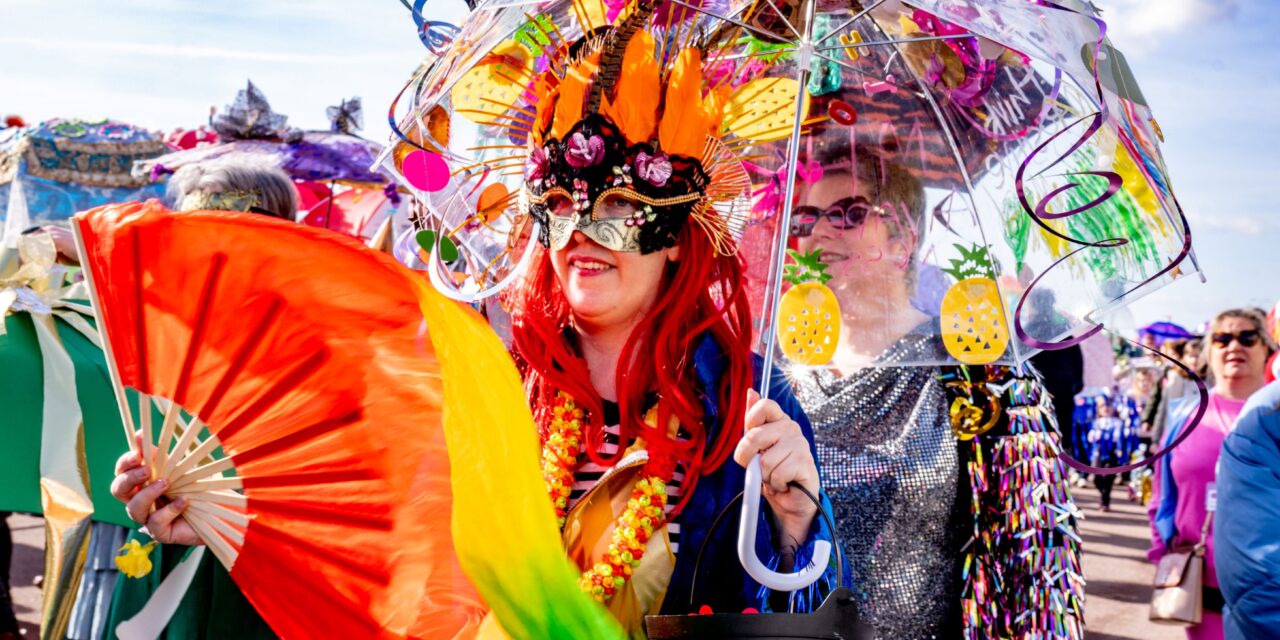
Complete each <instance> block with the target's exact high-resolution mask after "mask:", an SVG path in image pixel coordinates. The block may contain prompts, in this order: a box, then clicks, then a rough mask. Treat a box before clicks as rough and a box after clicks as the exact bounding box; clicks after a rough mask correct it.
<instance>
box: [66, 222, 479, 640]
mask: <svg viewBox="0 0 1280 640" xmlns="http://www.w3.org/2000/svg"><path fill="white" fill-rule="evenodd" d="M75 226H76V228H77V231H78V236H79V239H80V241H81V242H82V246H81V248H80V249H81V255H82V257H83V260H84V265H85V268H86V273H87V274H88V276H89V282H90V285H91V289H92V291H93V297H94V301H93V302H94V306H95V308H96V310H97V313H98V318H99V327H100V328H101V329H102V330H103V334H104V336H105V337H106V341H105V342H106V345H107V349H106V352H107V359H108V362H109V363H110V368H111V369H112V375H113V378H114V380H115V382H116V385H117V399H118V400H119V401H120V403H121V406H122V407H125V408H126V409H125V410H124V411H123V415H124V418H125V424H126V428H128V429H139V430H141V432H142V433H143V434H144V438H143V447H144V449H145V450H144V451H143V452H142V453H143V454H144V456H146V457H147V458H148V459H151V460H153V461H154V464H153V465H152V468H153V473H154V475H155V477H163V478H167V479H168V480H169V482H170V489H169V491H168V494H167V495H168V496H169V497H171V498H172V497H177V496H180V495H181V496H186V497H187V498H188V499H189V501H190V502H189V504H190V506H189V507H188V508H187V510H186V511H185V513H184V515H183V517H184V518H186V519H187V520H188V521H189V522H190V523H191V524H192V526H193V527H194V528H195V529H196V530H197V531H198V532H199V534H200V536H201V538H203V539H204V540H205V542H206V543H207V544H208V546H209V549H210V550H211V551H212V552H213V553H214V554H215V555H216V556H217V558H218V559H219V560H220V561H221V562H222V563H223V564H224V565H225V566H226V567H227V569H228V570H229V571H230V574H231V577H232V578H233V579H234V580H235V581H236V583H237V584H238V585H239V586H240V588H241V589H242V590H243V591H244V593H245V595H246V596H247V597H248V599H249V600H250V601H251V602H252V603H253V605H254V606H255V607H256V608H257V610H258V612H259V613H260V614H261V615H262V617H263V618H264V619H265V620H266V621H267V623H268V624H270V625H271V627H272V628H273V629H274V630H275V631H276V632H277V633H278V634H280V635H281V636H282V637H285V638H320V637H326V638H374V637H389V638H398V637H408V636H411V635H412V636H415V637H433V638H434V637H452V636H454V635H455V634H457V633H458V632H459V631H461V630H464V629H467V628H468V627H469V626H470V625H472V624H473V623H474V622H475V621H476V620H477V619H478V617H479V616H481V615H483V613H484V606H483V604H482V603H481V601H480V600H479V598H478V596H476V595H475V591H474V590H473V588H472V587H471V585H470V584H469V582H468V581H467V579H466V577H465V576H464V575H463V573H462V570H461V569H460V568H459V566H458V561H457V558H456V555H455V552H454V548H453V543H452V537H451V535H450V522H451V520H450V511H451V507H452V504H451V502H452V499H451V492H450V486H449V460H448V456H447V452H446V449H445V444H444V436H443V434H442V432H441V428H440V424H441V407H442V405H443V402H444V391H443V387H442V383H441V379H440V376H439V367H440V364H439V362H438V361H437V360H436V357H435V352H434V350H433V348H432V343H431V340H430V337H429V335H428V334H427V333H426V327H427V326H428V325H429V323H430V321H429V319H427V320H426V321H425V322H424V319H423V315H422V311H421V309H420V308H419V306H418V301H417V299H416V298H415V297H414V294H413V286H412V279H414V278H416V277H417V276H416V275H414V273H413V272H411V271H409V270H407V269H405V268H404V267H402V266H401V265H399V264H397V263H396V262H394V261H393V260H392V259H391V258H390V257H388V256H386V255H384V254H380V253H376V252H374V251H372V250H368V249H366V248H364V247H363V246H361V245H360V244H359V243H358V242H356V241H354V240H350V239H347V238H345V237H341V236H339V235H338V234H336V233H332V232H329V231H326V230H323V229H315V228H310V227H306V226H303V225H296V224H292V223H289V222H284V221H280V220H275V219H272V218H269V217H266V216H259V215H254V214H241V213H228V212H187V213H173V212H169V211H166V210H164V209H163V207H161V206H160V205H158V204H156V203H154V202H150V203H147V204H129V205H119V206H109V207H103V208H99V209H95V210H93V211H89V212H87V213H83V214H81V215H80V216H79V217H78V218H77V220H76V225H75ZM126 388H127V389H132V390H133V391H134V392H135V393H136V394H137V396H136V397H137V398H138V401H137V402H136V403H134V402H133V401H132V400H130V398H132V397H133V394H128V395H126V391H125V390H126ZM139 406H141V407H143V408H144V410H139V409H138V407H139ZM131 441H132V439H131Z"/></svg>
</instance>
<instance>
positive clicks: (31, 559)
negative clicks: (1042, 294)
mask: <svg viewBox="0 0 1280 640" xmlns="http://www.w3.org/2000/svg"><path fill="white" fill-rule="evenodd" d="M1075 495H1076V500H1077V502H1078V503H1079V504H1080V508H1081V509H1083V510H1084V512H1085V516H1086V517H1085V521H1084V523H1083V524H1082V526H1081V529H1082V534H1083V537H1084V540H1085V547H1084V549H1085V552H1084V568H1085V577H1086V579H1087V580H1088V581H1089V584H1088V587H1087V588H1086V594H1087V596H1088V603H1087V607H1086V609H1085V616H1086V622H1087V624H1088V632H1087V635H1086V638H1087V639H1088V640H1181V639H1182V638H1183V637H1185V636H1184V634H1183V632H1182V630H1181V629H1179V628H1174V627H1165V626H1159V625H1154V624H1151V623H1150V622H1148V621H1147V604H1148V603H1149V602H1150V600H1151V586H1150V585H1151V576H1152V572H1153V568H1152V565H1151V564H1150V563H1148V562H1147V559H1146V555H1145V554H1146V549H1147V547H1148V546H1149V540H1150V533H1149V530H1148V528H1147V517H1146V509H1145V508H1143V507H1139V506H1138V505H1137V504H1136V503H1134V502H1130V501H1129V500H1128V499H1127V498H1126V497H1125V495H1124V489H1123V488H1122V487H1117V488H1116V491H1115V496H1114V499H1113V503H1112V508H1113V509H1114V511H1112V512H1111V513H1099V512H1098V510H1097V505H1098V499H1097V496H1098V492H1097V490H1096V489H1094V488H1093V487H1092V486H1090V487H1084V488H1080V489H1076V490H1075ZM9 527H10V529H11V530H12V531H13V543H14V548H13V576H12V579H13V587H14V588H13V599H14V605H15V607H16V609H17V614H18V620H19V621H20V622H21V623H22V625H23V631H24V633H25V635H26V637H27V638H35V637H36V635H37V628H38V625H39V621H40V590H39V588H37V587H36V586H35V585H34V584H33V583H32V580H33V579H34V578H35V577H36V576H37V575H40V574H41V573H42V572H43V571H44V559H43V554H44V551H43V550H44V529H43V527H42V523H41V521H40V520H39V519H38V518H33V517H31V516H24V515H13V516H10V517H9Z"/></svg>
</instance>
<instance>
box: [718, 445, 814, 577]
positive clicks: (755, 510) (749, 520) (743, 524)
mask: <svg viewBox="0 0 1280 640" xmlns="http://www.w3.org/2000/svg"><path fill="white" fill-rule="evenodd" d="M761 475H762V474H761V472H760V454H758V453H757V454H756V455H755V456H753V457H752V458H751V462H750V463H748V464H747V481H746V484H747V486H746V487H744V488H743V490H742V518H741V520H740V521H739V522H738V560H739V561H740V562H742V568H743V569H746V570H747V575H749V576H751V577H752V578H754V579H755V581H756V582H759V583H760V584H762V585H764V586H766V587H768V588H770V589H772V590H774V591H799V590H800V589H803V588H805V587H807V586H809V585H811V584H813V583H815V582H817V581H818V578H821V577H822V574H823V572H825V571H826V567H827V562H828V561H829V560H830V559H831V543H830V542H828V541H826V540H818V541H817V542H815V543H814V545H813V562H812V563H811V564H810V565H809V566H807V567H805V568H803V569H800V570H799V571H797V572H795V573H778V572H777V571H774V570H772V569H770V568H769V567H768V566H766V565H765V563H764V562H761V561H760V558H759V557H758V556H756V525H757V523H758V522H759V520H760V482H761Z"/></svg>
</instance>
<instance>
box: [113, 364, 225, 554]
mask: <svg viewBox="0 0 1280 640" xmlns="http://www.w3.org/2000/svg"><path fill="white" fill-rule="evenodd" d="M184 368H185V367H184ZM138 407H139V410H138V416H137V418H138V424H140V425H141V427H142V450H143V455H144V456H146V459H147V460H148V461H149V463H150V464H149V468H150V469H151V470H152V474H153V475H152V477H153V479H155V480H165V481H167V482H168V483H169V488H168V489H167V490H166V491H165V496H166V497H169V498H178V497H184V498H187V500H188V506H187V509H186V510H185V511H184V512H183V514H182V517H183V519H185V520H186V521H187V522H188V523H190V524H191V528H193V529H195V530H196V533H198V534H199V535H200V538H201V539H203V540H204V541H205V543H206V544H208V545H209V550H210V551H212V552H213V553H214V555H215V556H217V557H218V561H219V562H221V563H222V564H223V565H224V566H226V567H227V568H228V569H231V568H232V567H234V566H235V563H236V559H237V558H239V556H240V547H241V546H242V545H243V544H244V534H245V531H246V530H247V529H248V528H249V515H248V513H247V512H246V505H247V501H246V500H245V498H244V496H243V495H242V494H240V493H236V492H237V491H239V490H241V489H243V482H242V481H241V479H240V478H239V477H237V476H236V475H235V461H234V460H232V459H231V458H229V457H226V456H225V454H222V452H221V449H222V444H221V442H219V440H218V438H217V436H214V435H213V434H212V433H210V432H209V430H208V429H207V428H206V427H205V425H204V423H203V422H201V421H200V419H199V418H197V417H195V416H191V417H190V418H189V419H184V418H183V417H182V415H181V414H183V413H186V414H187V415H188V416H190V413H189V412H185V411H183V410H182V409H181V408H180V407H179V406H178V403H176V402H172V401H170V400H168V399H166V398H160V397H153V396H151V395H149V394H146V393H142V392H138ZM153 407H154V409H155V410H158V411H162V412H163V414H164V422H163V424H162V426H161V428H160V434H159V435H160V438H159V440H155V441H153V440H152V435H153V434H152V433H151V431H152V429H151V424H152V411H153ZM201 436H203V437H201ZM229 474H230V475H229Z"/></svg>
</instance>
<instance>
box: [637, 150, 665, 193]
mask: <svg viewBox="0 0 1280 640" xmlns="http://www.w3.org/2000/svg"><path fill="white" fill-rule="evenodd" d="M636 175H638V176H640V179H641V180H644V181H645V182H648V183H649V184H651V185H653V186H655V187H662V186H666V184H667V180H670V179H671V159H670V158H668V157H667V154H665V153H658V154H656V155H652V156H651V155H649V154H647V153H645V152H643V151H641V152H640V153H638V154H636Z"/></svg>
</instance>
